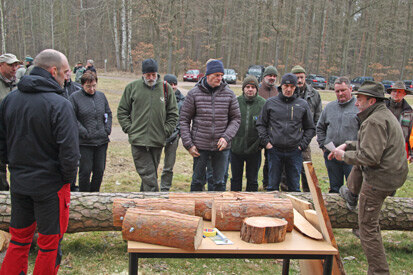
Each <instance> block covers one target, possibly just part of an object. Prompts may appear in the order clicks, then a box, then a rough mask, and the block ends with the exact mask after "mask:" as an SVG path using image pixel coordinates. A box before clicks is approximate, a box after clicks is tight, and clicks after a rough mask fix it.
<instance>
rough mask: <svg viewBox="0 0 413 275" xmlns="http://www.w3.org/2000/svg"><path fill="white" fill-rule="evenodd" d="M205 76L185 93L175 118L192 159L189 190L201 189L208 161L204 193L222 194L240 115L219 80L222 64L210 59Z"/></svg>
mask: <svg viewBox="0 0 413 275" xmlns="http://www.w3.org/2000/svg"><path fill="white" fill-rule="evenodd" d="M205 75H206V76H204V77H203V78H201V79H200V80H199V82H198V83H197V84H196V85H195V87H194V88H192V89H191V90H190V91H189V92H188V95H187V96H186V99H185V102H184V105H183V106H182V110H181V115H180V119H179V124H180V126H181V138H182V144H183V145H184V147H185V149H187V150H188V152H189V154H190V155H191V156H192V157H193V158H194V164H193V174H192V182H191V191H202V190H203V188H204V184H205V179H206V167H207V163H208V161H210V163H211V167H212V183H211V184H208V191H225V190H226V186H225V180H224V175H225V172H226V170H227V167H228V157H229V153H230V151H229V149H230V148H231V141H232V139H233V138H234V136H235V134H236V133H237V131H238V128H239V125H240V122H241V114H240V110H239V105H238V101H237V98H236V96H235V94H234V92H233V91H232V90H231V89H230V88H229V86H228V84H227V83H226V82H225V81H222V77H223V76H224V65H223V63H222V61H221V60H216V59H212V60H210V61H209V62H208V63H207V68H206V73H205ZM210 187H211V188H210Z"/></svg>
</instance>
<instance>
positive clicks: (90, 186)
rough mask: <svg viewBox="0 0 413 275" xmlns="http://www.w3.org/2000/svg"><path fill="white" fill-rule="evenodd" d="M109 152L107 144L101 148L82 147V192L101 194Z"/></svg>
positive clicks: (80, 181)
mask: <svg viewBox="0 0 413 275" xmlns="http://www.w3.org/2000/svg"><path fill="white" fill-rule="evenodd" d="M107 150H108V144H107V143H105V144H103V145H99V146H83V145H81V146H80V163H79V191H80V192H99V189H100V185H101V184H102V179H103V173H104V172H105V166H106V152H107ZM91 175H92V179H90V176H91Z"/></svg>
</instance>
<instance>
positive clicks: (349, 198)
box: [339, 185, 359, 211]
mask: <svg viewBox="0 0 413 275" xmlns="http://www.w3.org/2000/svg"><path fill="white" fill-rule="evenodd" d="M339 192H340V196H341V197H342V198H343V199H344V200H345V201H346V206H347V208H348V209H349V210H350V211H355V210H356V208H357V201H358V198H359V196H357V195H354V194H353V193H351V191H350V190H349V189H348V188H347V186H345V185H343V186H341V187H340V190H339Z"/></svg>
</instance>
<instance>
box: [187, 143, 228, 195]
mask: <svg viewBox="0 0 413 275" xmlns="http://www.w3.org/2000/svg"><path fill="white" fill-rule="evenodd" d="M198 152H199V154H200V156H199V157H197V158H194V165H193V174H192V182H191V191H203V190H202V189H203V187H204V184H205V179H206V167H207V163H208V160H209V161H210V162H211V166H212V180H213V182H212V184H211V190H210V188H209V186H208V191H225V187H226V186H225V182H224V175H225V171H226V169H227V165H228V155H229V150H224V151H205V150H199V151H198Z"/></svg>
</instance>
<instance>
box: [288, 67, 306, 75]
mask: <svg viewBox="0 0 413 275" xmlns="http://www.w3.org/2000/svg"><path fill="white" fill-rule="evenodd" d="M291 73H292V74H299V73H305V70H304V68H303V67H301V66H300V65H297V66H294V67H293V68H292V69H291Z"/></svg>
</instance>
